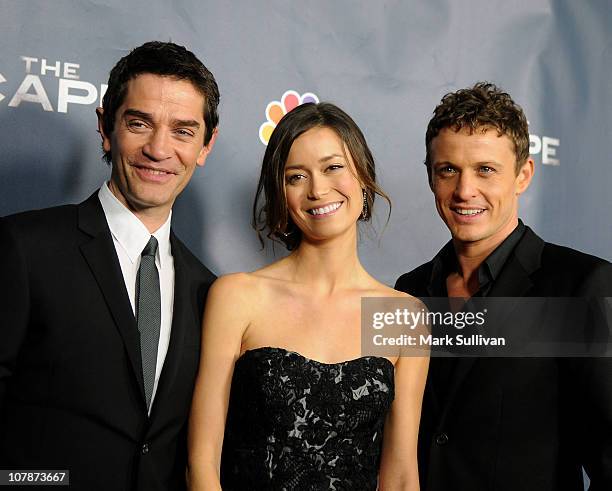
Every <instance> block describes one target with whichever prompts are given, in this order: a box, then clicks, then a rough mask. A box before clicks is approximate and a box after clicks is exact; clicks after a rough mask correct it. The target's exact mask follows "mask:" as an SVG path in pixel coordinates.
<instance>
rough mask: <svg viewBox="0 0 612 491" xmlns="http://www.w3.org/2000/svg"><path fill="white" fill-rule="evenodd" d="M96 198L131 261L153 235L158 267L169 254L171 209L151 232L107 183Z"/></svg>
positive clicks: (115, 236) (139, 253) (114, 235)
mask: <svg viewBox="0 0 612 491" xmlns="http://www.w3.org/2000/svg"><path fill="white" fill-rule="evenodd" d="M98 198H99V199H100V204H101V205H102V209H103V210H104V215H105V216H106V221H107V222H108V228H109V229H110V231H111V234H112V235H113V237H114V238H115V239H116V240H117V242H119V245H120V246H121V247H122V248H123V250H124V251H125V253H126V254H127V256H128V257H129V259H130V261H131V262H132V263H135V262H136V261H137V259H138V258H139V257H140V255H141V254H142V250H143V249H144V247H145V246H146V245H147V242H149V239H150V238H151V235H153V236H154V237H155V238H156V239H157V242H158V244H159V247H158V249H157V259H158V260H159V265H160V267H163V265H164V261H165V260H167V259H168V257H170V256H171V251H170V223H171V219H172V211H170V213H169V214H168V219H167V220H166V221H165V223H164V224H163V225H162V226H161V227H159V228H158V229H157V230H156V231H155V232H154V233H153V234H151V233H150V232H149V231H148V230H147V227H145V225H144V224H143V223H142V222H141V221H140V220H139V219H138V217H137V216H136V215H134V214H133V213H132V212H131V211H130V210H128V209H127V208H126V207H125V206H124V205H123V203H121V201H119V200H118V199H117V197H116V196H115V195H114V194H113V193H112V192H111V190H110V189H109V187H108V183H106V182H105V183H104V184H103V185H102V187H101V188H100V191H98Z"/></svg>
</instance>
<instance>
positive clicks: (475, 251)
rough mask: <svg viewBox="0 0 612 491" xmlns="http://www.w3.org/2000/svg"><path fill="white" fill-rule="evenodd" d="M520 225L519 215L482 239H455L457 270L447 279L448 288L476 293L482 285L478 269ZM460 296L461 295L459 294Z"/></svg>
mask: <svg viewBox="0 0 612 491" xmlns="http://www.w3.org/2000/svg"><path fill="white" fill-rule="evenodd" d="M517 225H518V217H515V218H514V219H513V220H510V221H509V222H508V224H507V225H506V226H504V227H503V228H502V229H500V230H499V231H498V233H496V234H493V235H492V236H490V237H487V238H486V239H484V240H481V241H475V242H460V241H458V240H454V239H453V246H454V248H455V254H456V256H457V266H458V268H457V272H456V273H451V274H450V275H449V277H448V279H447V289H449V296H455V295H451V294H450V291H451V290H453V291H455V292H456V293H459V292H463V293H469V295H461V296H469V297H471V296H472V295H474V294H475V293H476V292H477V291H478V288H479V287H480V285H479V282H478V270H479V268H480V266H481V265H482V263H483V262H485V261H486V259H487V258H488V257H489V256H490V255H491V253H492V252H493V251H494V250H495V249H497V248H498V247H499V246H500V244H501V243H502V242H503V241H504V240H506V239H507V238H508V236H509V235H510V234H511V233H512V232H513V230H514V229H515V228H516V227H517ZM457 296H459V295H457Z"/></svg>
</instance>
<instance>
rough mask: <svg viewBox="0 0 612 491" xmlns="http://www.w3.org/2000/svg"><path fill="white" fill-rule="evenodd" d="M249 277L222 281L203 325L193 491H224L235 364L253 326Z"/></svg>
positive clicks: (192, 423) (192, 429) (192, 431)
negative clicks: (222, 475)
mask: <svg viewBox="0 0 612 491" xmlns="http://www.w3.org/2000/svg"><path fill="white" fill-rule="evenodd" d="M250 282H251V280H250V278H249V277H248V275H246V274H242V273H239V274H234V275H229V276H224V277H222V278H219V279H218V280H217V281H216V282H215V283H214V284H213V285H212V287H211V288H210V291H209V293H208V298H207V301H206V308H205V310H204V319H203V321H202V349H201V354H200V367H199V371H198V376H197V378H196V383H195V390H194V394H193V402H192V406H191V415H190V418H189V435H188V450H189V457H188V465H187V481H188V487H189V489H190V490H191V491H208V490H215V491H216V490H220V489H221V484H220V476H219V468H220V463H221V449H222V446H223V435H224V431H225V419H226V416H227V406H228V401H229V394H230V386H231V381H232V375H233V372H234V363H235V362H236V360H237V358H238V357H239V355H240V349H241V341H242V335H243V333H244V331H245V330H246V328H247V327H248V325H249V319H250V313H251V306H252V304H250V302H251V301H252V297H251V296H250V295H249V294H248V291H249V284H250Z"/></svg>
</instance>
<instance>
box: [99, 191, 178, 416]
mask: <svg viewBox="0 0 612 491" xmlns="http://www.w3.org/2000/svg"><path fill="white" fill-rule="evenodd" d="M98 198H99V199H100V203H101V204H102V209H103V210H104V215H105V216H106V221H107V222H108V228H109V229H110V231H111V234H112V236H113V243H114V245H115V250H116V251H117V257H118V258H119V264H120V266H121V272H122V273H123V280H124V281H125V287H126V289H127V292H128V296H129V297H130V303H131V304H132V311H133V313H134V317H135V316H136V275H137V274H138V268H139V267H140V255H141V254H142V250H143V249H144V248H145V246H146V245H147V242H149V239H150V238H151V235H153V236H154V237H155V238H156V239H157V242H158V244H159V247H158V248H157V253H156V254H155V265H156V266H157V271H158V272H159V286H160V290H161V291H160V294H161V297H160V298H161V326H160V331H159V344H158V346H157V365H156V367H155V383H154V384H153V394H152V396H151V405H150V406H149V414H151V408H152V407H153V400H154V399H155V393H156V392H157V384H158V382H159V376H160V374H161V371H162V367H163V365H164V360H165V359H166V353H167V352H168V344H169V343H170V330H171V327H172V313H173V305H174V260H173V258H172V251H171V250H170V219H171V218H172V212H170V215H169V216H168V220H166V222H165V223H164V224H163V225H162V226H161V227H160V228H159V229H157V230H156V231H155V233H153V234H151V233H150V232H149V231H148V230H147V227H145V226H144V224H143V223H142V222H141V221H140V220H139V219H138V218H137V217H136V215H134V214H133V213H132V212H131V211H130V210H128V209H127V208H126V207H125V206H124V205H123V203H121V202H120V201H119V200H118V199H117V197H116V196H115V195H114V194H113V193H112V192H111V190H110V189H109V188H108V184H107V183H104V184H103V185H102V187H101V188H100V191H99V192H98Z"/></svg>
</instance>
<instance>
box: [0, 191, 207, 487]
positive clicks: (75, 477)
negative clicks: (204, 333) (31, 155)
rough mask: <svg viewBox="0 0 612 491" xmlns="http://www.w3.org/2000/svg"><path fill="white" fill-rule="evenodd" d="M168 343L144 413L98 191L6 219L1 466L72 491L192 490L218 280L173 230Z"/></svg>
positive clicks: (0, 298) (132, 339)
mask: <svg viewBox="0 0 612 491" xmlns="http://www.w3.org/2000/svg"><path fill="white" fill-rule="evenodd" d="M170 242H171V250H172V255H173V258H174V267H175V291H174V310H173V312H174V314H173V319H172V328H171V337H170V344H169V347H168V353H167V355H166V359H165V362H164V366H163V370H162V373H161V377H160V380H159V385H158V389H157V393H156V396H155V399H154V401H153V407H152V410H151V416H150V417H148V416H147V410H146V407H145V396H144V389H143V381H142V369H141V360H140V349H139V334H138V330H137V326H136V321H135V319H134V315H133V312H132V308H131V306H130V301H129V299H128V295H127V291H126V288H125V283H124V280H123V276H122V273H121V268H120V266H119V261H118V259H117V255H116V251H115V247H114V245H113V240H112V237H111V234H110V231H109V228H108V225H107V223H106V219H105V216H104V213H103V211H102V206H101V205H100V202H99V200H98V198H97V193H95V194H94V195H92V196H91V197H90V198H89V199H88V200H86V201H85V202H83V203H81V204H79V205H67V206H60V207H57V208H50V209H46V210H41V211H32V212H26V213H22V214H18V215H13V216H10V217H6V218H3V219H0V271H2V278H3V281H2V282H1V286H0V319H1V321H0V322H1V323H2V327H1V329H0V468H4V469H6V468H13V469H69V470H70V483H71V488H70V489H77V490H84V491H95V490H100V491H110V490H112V491H122V490H136V489H137V490H143V491H145V490H146V491H156V490H175V489H182V488H184V486H185V485H184V477H185V465H186V442H185V431H186V421H187V417H188V413H189V408H190V404H191V396H192V390H193V385H194V381H195V376H196V371H197V368H198V358H199V352H200V328H201V327H200V326H201V319H202V311H203V304H204V301H205V297H206V293H207V290H208V287H209V285H210V283H211V282H212V281H213V280H214V276H213V274H212V273H211V272H210V271H209V270H208V269H206V268H205V267H204V266H203V265H202V264H201V263H200V261H198V260H197V259H196V258H195V256H193V255H192V254H191V253H190V252H189V250H188V249H187V248H186V247H185V246H184V245H183V244H182V243H181V242H180V241H179V240H178V239H177V238H176V237H175V236H174V234H172V233H171V235H170Z"/></svg>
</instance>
